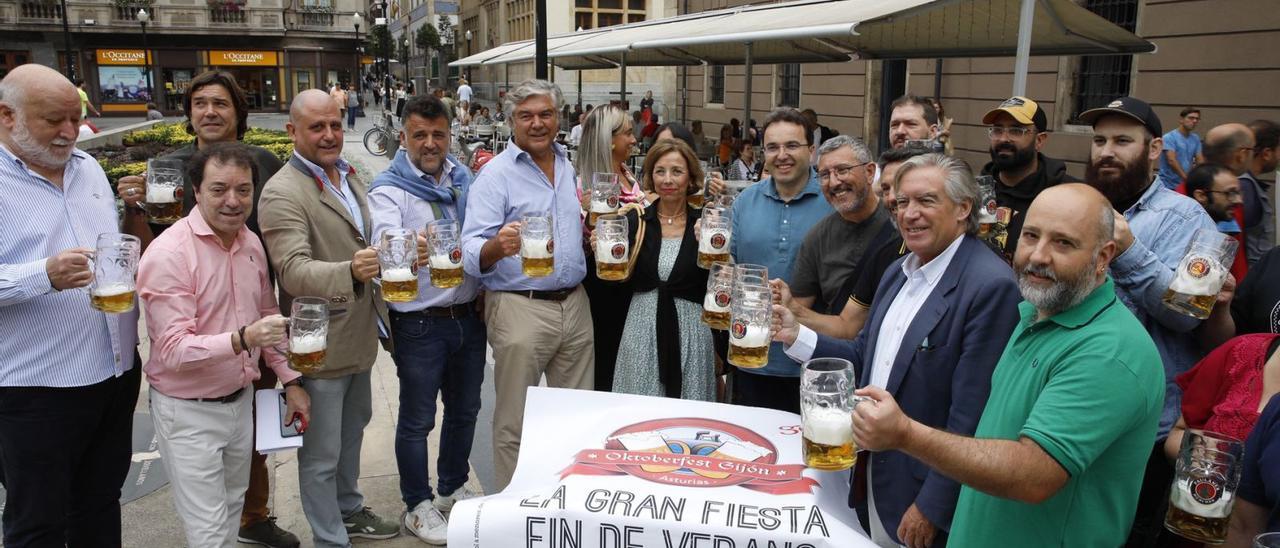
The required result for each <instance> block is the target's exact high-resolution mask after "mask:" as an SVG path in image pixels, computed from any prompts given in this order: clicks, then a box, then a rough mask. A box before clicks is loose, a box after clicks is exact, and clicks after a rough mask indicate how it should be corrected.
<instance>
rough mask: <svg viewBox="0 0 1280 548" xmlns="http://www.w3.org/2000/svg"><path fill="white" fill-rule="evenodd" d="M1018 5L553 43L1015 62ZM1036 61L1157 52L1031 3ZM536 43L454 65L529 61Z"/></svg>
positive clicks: (909, 8) (755, 21) (957, 1)
mask: <svg viewBox="0 0 1280 548" xmlns="http://www.w3.org/2000/svg"><path fill="white" fill-rule="evenodd" d="M1021 5H1022V0H802V1H795V2H786V3H780V4H768V5H760V6H744V7H740V8H730V9H724V10H716V11H708V12H702V13H696V14H689V15H682V16H678V17H672V18H667V19H659V20H654V21H645V22H641V23H632V24H628V25H619V26H614V27H606V28H603V29H595V30H592V31H587V32H582V33H569V34H562V35H557V36H553V37H550V38H549V39H548V41H547V56H548V59H549V60H550V61H551V62H552V63H553V64H555V65H557V66H560V67H563V68H567V69H593V68H608V67H614V66H619V65H622V64H623V63H624V62H625V64H626V65H627V66H673V65H697V64H702V63H707V64H716V65H741V64H745V63H746V62H747V61H746V59H745V55H744V49H745V45H746V44H748V43H750V44H751V49H752V51H751V62H752V63H806V62H840V61H848V60H850V59H904V58H937V57H992V56H1013V55H1014V54H1015V51H1016V48H1017V42H1018V27H1019V10H1020V8H1021ZM1035 8H1036V9H1035V15H1034V20H1033V22H1032V25H1031V54H1032V55H1099V54H1118V53H1147V52H1151V51H1155V45H1154V44H1152V43H1150V42H1148V41H1146V40H1143V39H1142V38H1139V37H1138V36H1135V35H1134V34H1133V33H1131V32H1128V31H1126V30H1124V29H1122V28H1120V27H1118V26H1116V25H1114V24H1112V23H1111V22H1109V21H1107V20H1106V19H1103V18H1102V17H1099V16H1098V15H1096V14H1094V13H1092V12H1090V11H1089V10H1086V9H1084V8H1083V7H1080V6H1078V5H1076V4H1075V3H1074V2H1072V1H1071V0H1035ZM533 58H534V43H533V41H532V40H526V41H521V42H513V43H509V44H505V45H502V46H498V47H496V48H493V49H491V50H488V51H485V52H481V53H478V54H476V55H472V56H469V57H467V58H464V59H460V60H458V61H455V62H453V63H452V64H453V65H455V66H478V65H495V64H504V63H520V62H528V61H532V60H533Z"/></svg>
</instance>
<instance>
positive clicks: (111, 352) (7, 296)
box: [0, 144, 138, 388]
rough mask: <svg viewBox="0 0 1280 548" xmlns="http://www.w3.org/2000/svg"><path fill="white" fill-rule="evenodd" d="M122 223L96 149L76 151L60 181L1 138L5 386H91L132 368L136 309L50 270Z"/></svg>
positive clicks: (0, 365)
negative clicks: (53, 280) (97, 305)
mask: <svg viewBox="0 0 1280 548" xmlns="http://www.w3.org/2000/svg"><path fill="white" fill-rule="evenodd" d="M119 231H120V221H119V217H118V215H117V213H116V201H115V195H114V194H113V193H112V192H111V185H110V183H109V182H108V181H107V175H106V174H105V173H103V171H102V167H101V166H99V165H98V162H97V161H96V160H94V159H93V157H91V156H89V155H88V154H85V153H84V152H82V151H80V150H76V151H75V152H74V153H73V154H72V156H71V159H70V160H69V161H68V162H67V165H66V167H65V168H64V171H63V187H62V188H61V189H59V188H58V187H57V186H55V185H54V184H53V183H52V182H50V181H49V180H48V179H45V178H44V177H42V176H40V175H37V174H36V173H35V172H33V171H31V170H30V169H28V168H27V166H26V164H25V163H24V162H23V161H22V160H20V159H18V157H16V156H14V155H13V153H12V152H10V151H9V149H7V148H5V147H4V145H2V144H0V356H3V357H4V358H3V359H0V386H3V387H17V386H46V387H59V388H61V387H73V386H88V385H91V384H96V383H98V382H102V381H103V380H106V379H108V378H111V377H113V376H117V377H118V376H120V375H122V374H124V372H126V371H128V370H129V369H130V368H132V367H133V365H134V364H133V354H134V347H135V346H136V345H137V343H138V313H137V309H136V308H135V310H134V311H133V312H129V313H126V314H106V313H103V312H99V311H97V310H94V309H93V308H92V307H90V306H89V294H88V293H87V292H85V291H81V290H66V291H57V290H55V289H53V287H52V285H51V284H50V282H49V276H48V274H46V272H45V261H46V259H48V258H49V257H52V256H54V255H57V254H58V253H61V252H62V251H64V250H67V249H71V248H75V247H85V248H90V249H92V248H93V247H94V246H95V245H96V244H97V239H98V234H101V233H104V232H119Z"/></svg>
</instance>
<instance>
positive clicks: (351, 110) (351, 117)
mask: <svg viewBox="0 0 1280 548" xmlns="http://www.w3.org/2000/svg"><path fill="white" fill-rule="evenodd" d="M357 108H360V107H347V129H355V128H356V109H357Z"/></svg>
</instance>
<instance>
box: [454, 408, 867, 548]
mask: <svg viewBox="0 0 1280 548" xmlns="http://www.w3.org/2000/svg"><path fill="white" fill-rule="evenodd" d="M800 431H801V429H800V417H799V416H798V415H795V414H792V413H785V412H781V411H773V410H769V409H758V408H749V407H739V406H733V405H725V404H718V403H706V402H695V401H684V400H673V399H667V398H654V397H647V396H632V395H626V394H611V393H605V392H590V391H580V390H565V389H554V388H540V387H534V388H530V389H529V393H528V397H527V400H526V405H525V422H524V431H523V432H524V433H523V439H522V441H521V449H520V460H519V463H518V465H517V467H516V471H515V476H514V478H513V479H512V481H511V484H510V485H509V486H508V487H507V489H506V490H505V491H503V492H502V493H499V494H496V495H491V496H487V497H481V498H476V499H471V500H466V501H460V502H458V503H457V505H455V506H454V508H453V513H452V515H451V516H450V518H449V545H450V546H467V547H476V548H481V547H503V548H507V547H517V546H518V547H526V548H534V547H566V548H567V547H579V548H586V547H599V548H629V547H658V548H819V547H833V548H834V547H841V548H844V547H860V546H867V547H872V546H874V544H872V543H871V541H870V540H868V539H867V538H866V537H865V536H864V535H863V533H862V531H861V529H860V528H859V526H858V525H857V519H856V517H855V516H854V514H853V510H851V509H850V508H849V507H848V505H847V500H848V494H849V473H848V472H847V471H846V472H823V471H818V470H813V469H809V468H806V467H805V466H804V459H803V457H802V454H801V437H800Z"/></svg>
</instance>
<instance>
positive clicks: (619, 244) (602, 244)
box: [596, 240, 628, 282]
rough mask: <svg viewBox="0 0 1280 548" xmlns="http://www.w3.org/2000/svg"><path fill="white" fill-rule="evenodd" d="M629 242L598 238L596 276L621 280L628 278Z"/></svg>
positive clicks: (603, 278)
mask: <svg viewBox="0 0 1280 548" xmlns="http://www.w3.org/2000/svg"><path fill="white" fill-rule="evenodd" d="M627 247H628V246H627V242H626V240H622V241H608V240H596V277H598V278H600V279H601V280H608V281H614V282H616V281H621V280H625V279H626V278H627V259H628V257H627V251H628V249H627Z"/></svg>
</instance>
